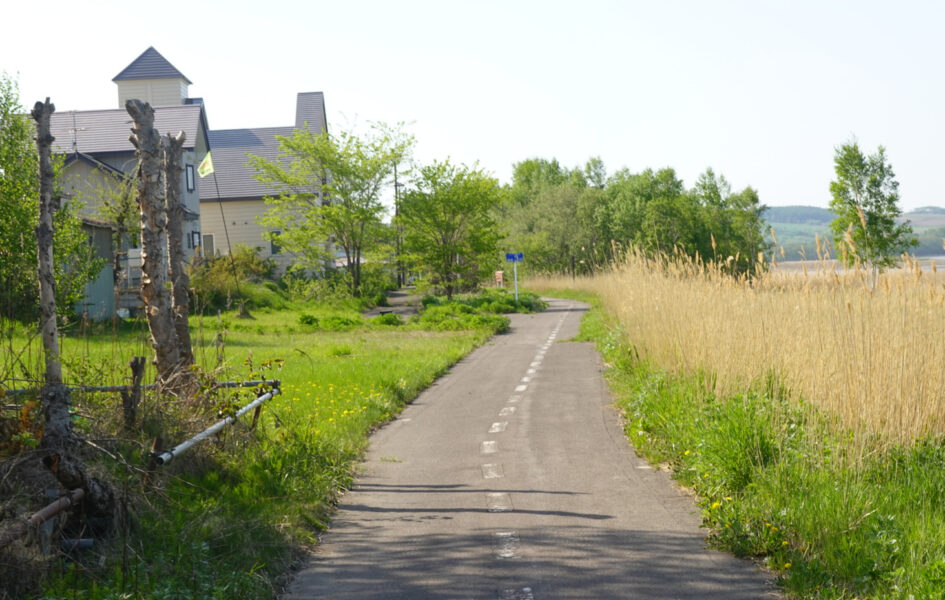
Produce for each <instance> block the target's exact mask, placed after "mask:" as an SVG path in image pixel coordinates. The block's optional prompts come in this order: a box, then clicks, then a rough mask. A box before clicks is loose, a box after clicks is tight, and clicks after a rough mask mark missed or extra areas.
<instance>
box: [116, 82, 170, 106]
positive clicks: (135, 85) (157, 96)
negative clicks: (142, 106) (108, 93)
mask: <svg viewBox="0 0 945 600" xmlns="http://www.w3.org/2000/svg"><path fill="white" fill-rule="evenodd" d="M116 83H117V84H118V107H119V108H124V107H125V102H127V101H128V100H131V99H138V100H142V101H144V102H150V103H151V106H179V105H181V104H183V100H184V98H186V97H187V82H186V81H185V80H183V79H129V80H125V81H118V82H116Z"/></svg>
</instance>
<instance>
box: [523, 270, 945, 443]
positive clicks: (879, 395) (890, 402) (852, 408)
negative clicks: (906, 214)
mask: <svg viewBox="0 0 945 600" xmlns="http://www.w3.org/2000/svg"><path fill="white" fill-rule="evenodd" d="M943 281H945V280H943V278H942V277H941V276H940V275H939V274H938V273H937V270H936V268H935V266H934V265H930V268H929V270H925V269H924V268H923V267H922V266H921V265H920V264H919V263H918V262H915V261H913V260H910V259H906V263H905V265H904V266H903V268H901V269H896V270H893V271H889V272H887V273H884V274H880V275H876V274H875V273H874V272H872V271H870V270H867V269H852V270H846V271H845V270H842V269H840V268H838V267H837V266H836V265H835V264H834V263H831V262H828V261H819V262H818V261H811V262H808V263H805V264H803V265H799V267H798V269H797V270H794V271H788V270H785V269H779V268H773V269H771V270H769V271H768V272H766V273H764V274H763V275H761V276H759V277H756V278H753V279H749V278H746V277H741V278H734V277H732V276H729V275H726V274H724V273H723V272H722V269H721V268H719V267H718V266H717V265H708V266H707V265H703V264H700V263H698V262H696V261H693V260H691V259H687V258H684V257H670V256H661V257H657V258H655V259H654V258H647V257H645V256H643V255H641V254H639V253H634V252H631V253H630V254H628V255H627V257H626V258H625V260H623V261H622V262H621V263H620V264H618V265H616V266H614V267H613V268H611V269H610V270H608V271H606V272H602V273H600V274H598V275H596V276H593V277H589V278H578V279H576V280H572V279H571V278H565V277H561V278H534V279H531V280H530V281H529V287H530V288H531V289H535V290H542V289H554V288H558V289H562V288H578V289H583V290H587V291H591V292H594V293H595V294H597V295H599V296H600V298H601V300H602V302H603V306H604V309H605V310H606V311H607V312H608V313H609V314H610V316H611V317H613V318H615V319H616V320H617V321H618V322H619V323H620V325H621V328H622V329H623V331H624V333H625V335H626V338H627V341H628V342H629V343H630V344H632V345H633V346H634V347H635V348H636V349H637V350H638V351H639V352H640V355H641V356H644V357H646V358H647V359H649V360H651V361H652V362H653V363H654V364H655V365H656V366H658V367H660V368H663V369H667V370H670V371H673V372H680V373H683V372H688V373H692V372H696V371H698V370H702V371H704V372H706V373H708V374H710V375H711V376H710V377H707V378H706V381H708V382H709V385H712V386H714V389H713V390H712V391H714V392H715V393H717V394H732V393H738V392H741V391H743V390H745V389H746V388H747V387H748V386H749V385H751V384H752V383H753V382H758V381H761V380H763V378H765V377H767V376H769V375H772V374H773V375H776V376H777V377H778V378H779V379H780V381H781V382H782V383H783V384H784V385H786V386H787V387H788V388H789V389H790V390H791V392H792V393H793V397H794V398H796V399H803V401H805V402H807V403H809V404H810V405H812V406H815V407H817V408H819V409H820V410H821V412H822V413H823V414H825V415H827V416H833V417H835V419H836V420H837V422H838V424H839V425H840V426H842V427H845V428H850V429H852V430H854V431H855V432H856V433H857V437H861V438H862V436H863V434H866V436H867V437H874V435H873V434H879V437H880V438H882V439H883V440H886V441H887V442H905V443H908V442H910V441H912V440H914V439H916V438H919V437H923V436H926V435H940V434H943V433H945V306H943V305H945V285H943ZM874 441H877V440H875V438H874Z"/></svg>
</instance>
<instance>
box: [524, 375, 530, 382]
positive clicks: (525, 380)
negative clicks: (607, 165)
mask: <svg viewBox="0 0 945 600" xmlns="http://www.w3.org/2000/svg"><path fill="white" fill-rule="evenodd" d="M531 380H532V378H531V377H529V376H527V375H526V376H525V377H522V383H530V382H531Z"/></svg>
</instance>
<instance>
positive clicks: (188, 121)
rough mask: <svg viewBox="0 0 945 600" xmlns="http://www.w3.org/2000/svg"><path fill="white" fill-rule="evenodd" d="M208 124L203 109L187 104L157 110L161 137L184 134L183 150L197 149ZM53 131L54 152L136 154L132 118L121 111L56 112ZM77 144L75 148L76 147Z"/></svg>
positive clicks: (156, 114)
mask: <svg viewBox="0 0 945 600" xmlns="http://www.w3.org/2000/svg"><path fill="white" fill-rule="evenodd" d="M201 122H204V123H206V116H204V114H203V106H201V105H199V104H188V105H181V106H160V107H157V108H155V109H154V127H155V128H156V129H157V130H158V132H160V134H161V135H164V134H167V133H177V132H178V131H183V132H184V133H185V134H186V135H187V140H186V141H185V142H184V148H194V147H196V144H197V139H198V135H200V134H201V133H202V132H203V131H204V130H205V127H204V128H201V126H200V124H201ZM50 128H51V130H52V134H53V136H55V138H56V141H55V142H53V151H54V152H58V153H62V154H69V153H72V152H74V151H78V152H84V153H86V154H98V153H101V152H134V150H135V148H134V146H133V145H132V144H131V142H130V141H129V140H128V138H129V137H130V136H131V116H130V115H129V114H128V112H127V111H125V110H124V109H122V108H114V109H108V110H74V111H63V112H56V113H53V115H52V119H51V120H50ZM73 142H75V146H73Z"/></svg>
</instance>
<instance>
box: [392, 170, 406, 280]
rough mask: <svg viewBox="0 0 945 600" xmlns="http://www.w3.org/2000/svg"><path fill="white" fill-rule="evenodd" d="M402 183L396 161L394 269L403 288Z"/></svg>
mask: <svg viewBox="0 0 945 600" xmlns="http://www.w3.org/2000/svg"><path fill="white" fill-rule="evenodd" d="M401 185H402V184H401V183H400V182H399V181H397V163H396V162H395V163H394V227H395V240H394V244H395V252H396V253H397V256H396V258H395V259H394V269H395V270H396V271H397V287H398V288H402V287H404V284H405V283H406V281H405V279H406V277H405V276H404V270H403V265H402V264H401V255H400V253H401V243H402V241H401V237H402V234H403V232H402V231H401V227H400V220H399V219H398V218H397V217H399V216H400V186H401Z"/></svg>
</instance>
